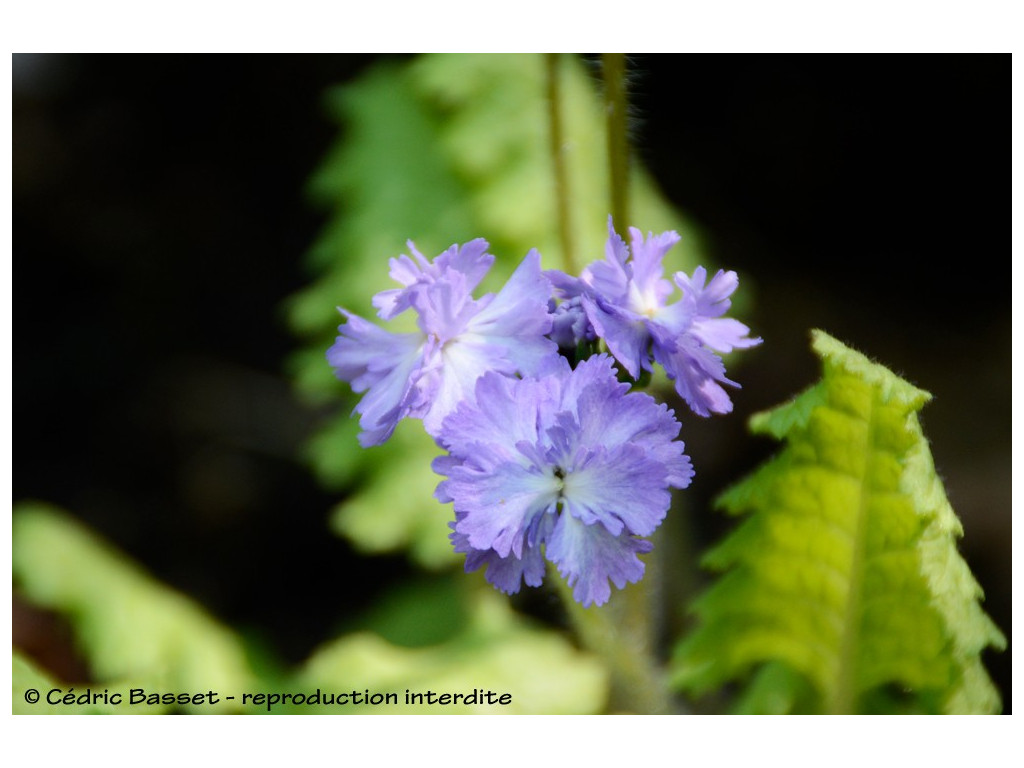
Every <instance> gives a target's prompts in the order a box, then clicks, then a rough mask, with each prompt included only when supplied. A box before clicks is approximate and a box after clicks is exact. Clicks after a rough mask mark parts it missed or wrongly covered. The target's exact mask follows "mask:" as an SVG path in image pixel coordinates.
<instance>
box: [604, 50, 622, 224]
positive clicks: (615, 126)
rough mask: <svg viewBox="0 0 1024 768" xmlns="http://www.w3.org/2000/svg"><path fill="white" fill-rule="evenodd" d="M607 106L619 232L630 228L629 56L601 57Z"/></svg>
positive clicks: (614, 214) (613, 200) (613, 198)
mask: <svg viewBox="0 0 1024 768" xmlns="http://www.w3.org/2000/svg"><path fill="white" fill-rule="evenodd" d="M601 64H602V69H603V71H604V107H605V117H606V119H607V121H608V123H607V124H608V167H609V171H610V173H611V179H610V181H611V205H612V221H614V222H615V226H616V229H618V230H619V231H623V232H624V231H625V228H626V227H627V226H629V138H628V135H627V131H626V117H627V110H628V102H627V99H626V55H625V54H624V53H605V54H602V55H601Z"/></svg>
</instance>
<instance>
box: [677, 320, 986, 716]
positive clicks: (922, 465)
mask: <svg viewBox="0 0 1024 768" xmlns="http://www.w3.org/2000/svg"><path fill="white" fill-rule="evenodd" d="M813 346H814V350H815V351H816V352H817V354H818V355H819V357H821V359H822V362H823V364H824V375H823V378H822V381H821V383H820V384H818V385H816V386H815V387H813V388H811V389H810V390H808V391H807V392H805V393H804V394H803V395H801V396H799V397H798V398H796V399H795V400H793V401H791V402H790V403H787V404H785V405H782V406H780V407H778V408H776V409H774V410H772V411H768V412H766V413H762V414H759V415H757V416H755V417H754V418H753V419H752V420H751V429H752V430H753V431H754V432H755V433H761V434H768V435H771V436H773V437H775V438H776V439H781V440H785V441H786V447H785V450H784V451H783V452H782V453H781V454H779V455H778V456H777V457H776V458H775V459H773V460H772V461H770V462H768V463H767V464H765V465H764V466H762V467H761V468H760V469H759V470H758V471H756V472H755V473H754V474H753V475H752V476H750V477H749V478H747V479H746V480H744V481H742V482H740V483H738V484H737V485H735V486H733V487H732V488H731V489H730V490H728V491H727V492H726V493H725V494H723V495H722V497H721V498H720V499H719V503H720V505H721V506H722V507H724V508H725V509H726V510H727V511H728V512H729V513H731V514H741V513H749V517H748V518H747V519H746V521H745V522H744V523H743V524H742V525H741V526H740V527H739V528H737V529H736V530H735V531H734V532H733V533H732V534H730V535H729V536H728V537H726V539H725V540H723V541H722V542H721V543H720V544H719V545H718V546H717V547H715V548H714V549H713V550H712V551H711V552H710V553H708V555H707V556H706V558H705V564H706V565H707V566H709V567H711V568H714V569H716V570H720V571H725V574H724V575H723V576H722V577H721V578H720V579H719V580H718V582H717V583H716V584H715V585H714V586H713V587H712V588H711V589H710V590H709V591H708V592H707V593H706V594H705V595H703V597H702V598H701V599H700V600H699V601H698V602H697V604H696V606H695V611H696V613H697V614H698V616H699V617H700V619H701V625H700V626H699V627H698V629H697V630H696V631H695V632H694V633H693V635H692V636H690V637H689V638H688V639H687V640H685V641H684V642H683V643H682V644H681V645H680V647H679V648H678V649H677V654H676V658H675V664H674V668H675V673H674V679H675V682H676V684H677V685H678V686H679V687H680V688H681V689H683V690H686V691H689V692H692V693H695V694H701V693H703V692H706V691H709V690H711V689H713V688H715V687H717V686H720V685H722V684H723V683H725V682H726V681H729V680H736V679H742V678H744V677H745V676H747V675H748V674H749V673H750V672H751V671H753V670H754V669H756V668H757V666H758V665H760V664H764V663H769V662H774V664H775V667H776V668H775V669H773V670H772V671H771V672H770V676H771V679H766V678H765V677H764V676H763V674H762V675H761V676H759V677H758V678H756V679H755V683H754V690H753V693H748V695H747V697H746V698H745V700H744V702H743V707H745V708H746V710H747V711H751V710H755V709H756V710H757V711H772V712H777V711H783V710H786V709H787V707H790V706H792V707H793V708H794V709H797V708H802V705H800V706H798V702H800V701H801V700H806V699H807V697H806V696H802V695H801V689H802V688H804V687H805V686H806V688H807V689H810V690H812V691H813V696H812V697H811V698H812V702H813V703H812V705H811V710H812V711H825V712H846V713H850V712H878V711H883V712H888V711H939V712H945V713H991V712H998V711H999V709H1000V701H999V694H998V692H997V691H996V689H995V687H994V686H993V685H992V682H991V681H990V680H989V678H988V675H987V673H986V672H985V669H984V667H983V666H982V663H981V652H982V650H984V649H985V648H986V647H987V646H993V647H995V648H999V649H1001V648H1004V647H1005V645H1006V641H1005V638H1004V637H1003V635H1002V633H1001V632H1000V631H999V630H998V629H997V628H996V627H995V625H994V624H993V623H992V621H991V620H990V619H989V617H988V616H987V615H986V614H985V613H984V611H983V610H982V608H981V606H980V604H979V600H980V599H981V597H982V595H981V588H980V587H979V586H978V584H977V582H976V581H975V580H974V578H973V576H972V574H971V572H970V569H969V568H968V566H967V564H966V563H965V562H964V560H963V559H962V558H961V557H960V554H959V552H958V551H957V548H956V538H957V537H959V536H960V535H962V529H961V527H960V523H959V520H957V517H956V515H955V513H954V512H953V509H952V507H950V505H949V502H948V501H947V499H946V495H945V491H944V489H943V487H942V482H941V481H940V480H939V478H938V476H937V475H936V473H935V468H934V466H933V463H932V457H931V452H930V451H929V449H928V443H927V440H926V439H925V437H924V435H923V433H922V431H921V426H920V423H919V421H918V418H917V411H918V410H919V409H920V408H921V407H922V406H923V405H924V404H925V403H926V402H927V401H928V400H929V399H930V398H931V396H930V395H929V394H928V393H927V392H924V391H922V390H920V389H917V388H915V387H913V386H912V385H910V384H908V383H907V382H906V381H904V380H902V379H900V378H898V377H897V376H895V375H894V374H893V373H891V372H890V371H888V370H887V369H885V368H883V367H882V366H880V365H877V364H875V363H872V362H870V361H869V360H868V359H867V358H865V357H864V356H863V355H860V354H858V353H857V352H854V351H853V350H850V349H848V348H847V347H845V346H843V345H842V344H840V343H839V342H838V341H836V340H835V339H833V338H831V337H829V336H827V335H826V334H824V333H822V332H820V331H816V332H815V333H814V343H813ZM778 665H782V666H783V667H785V668H788V669H781V668H779V667H778ZM794 675H798V676H800V677H802V678H803V684H798V683H796V682H795V681H794V678H793V676H794ZM775 685H777V686H778V688H777V689H776V690H775V691H772V690H770V689H771V688H772V687H773V686H775Z"/></svg>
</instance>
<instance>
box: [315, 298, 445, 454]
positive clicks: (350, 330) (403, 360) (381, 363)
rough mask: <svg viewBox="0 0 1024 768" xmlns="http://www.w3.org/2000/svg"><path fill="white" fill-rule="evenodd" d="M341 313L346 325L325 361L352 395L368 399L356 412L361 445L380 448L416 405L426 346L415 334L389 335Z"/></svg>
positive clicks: (348, 314)
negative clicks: (417, 377) (415, 383)
mask: <svg viewBox="0 0 1024 768" xmlns="http://www.w3.org/2000/svg"><path fill="white" fill-rule="evenodd" d="M339 311H340V312H341V313H342V314H343V315H344V316H345V318H346V322H345V323H344V324H343V325H341V326H339V327H338V334H339V335H338V338H337V339H336V340H335V342H334V344H333V345H332V346H331V348H330V349H328V350H327V361H328V363H330V365H331V367H332V368H333V369H334V372H335V375H336V376H337V377H338V378H340V379H342V380H344V381H348V382H350V383H351V385H352V389H353V390H354V391H355V392H365V393H366V394H365V395H364V396H363V398H362V399H361V400H360V401H359V404H358V405H357V406H356V408H355V411H356V412H357V413H359V414H361V418H360V419H359V425H360V427H362V429H363V432H362V433H361V434H360V435H359V441H360V443H361V444H362V445H363V446H364V447H365V446H370V445H379V444H380V443H382V442H384V441H385V440H387V439H388V437H390V436H391V433H392V432H393V431H394V429H395V426H396V425H397V424H398V421H399V420H400V419H402V418H404V417H405V416H406V415H408V414H409V413H410V412H411V410H412V409H413V407H414V406H415V405H416V403H417V399H418V395H417V393H416V392H415V391H414V388H413V386H412V382H413V380H414V379H415V375H416V373H417V371H418V370H419V368H420V366H421V365H422V364H423V357H424V349H425V344H426V340H425V339H424V338H423V336H421V335H420V334H417V333H408V334H395V333H391V332H389V331H385V330H383V329H381V328H378V327H377V326H375V325H373V323H369V322H367V321H366V320H364V319H363V318H361V317H359V316H358V315H355V314H352V313H351V312H348V311H346V310H344V309H339Z"/></svg>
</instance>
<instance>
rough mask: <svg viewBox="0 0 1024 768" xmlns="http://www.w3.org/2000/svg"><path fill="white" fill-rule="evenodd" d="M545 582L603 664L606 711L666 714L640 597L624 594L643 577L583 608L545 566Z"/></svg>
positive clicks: (661, 682)
mask: <svg viewBox="0 0 1024 768" xmlns="http://www.w3.org/2000/svg"><path fill="white" fill-rule="evenodd" d="M548 581H549V582H551V583H553V584H554V585H555V587H556V589H557V591H558V596H559V597H560V598H561V599H562V603H563V604H564V605H565V609H566V612H567V614H568V617H569V620H570V621H571V622H572V625H573V628H574V629H575V630H576V634H577V636H578V637H579V640H580V642H581V643H582V644H583V646H584V647H585V648H587V649H588V650H590V651H591V652H593V653H596V654H597V655H599V656H601V657H602V658H603V659H604V661H605V663H606V664H607V665H608V669H609V672H610V674H611V698H610V701H609V710H610V711H611V712H634V713H637V714H645V715H656V714H660V715H664V714H671V713H672V712H673V711H674V710H673V707H672V702H671V698H670V697H669V693H668V688H667V686H666V682H665V678H664V674H663V673H662V671H661V670H660V669H659V668H658V667H657V666H656V665H655V664H654V662H653V658H652V655H651V649H650V638H649V637H648V636H647V632H646V628H647V620H646V616H643V615H640V616H638V615H636V614H637V610H638V609H640V610H642V606H641V605H640V603H642V602H643V601H637V600H635V599H632V600H631V599H628V598H629V597H631V595H629V592H630V591H634V590H637V589H639V588H640V587H641V585H642V584H643V582H640V584H633V585H630V586H627V587H626V589H625V590H623V591H621V592H617V593H615V594H613V595H612V597H611V599H610V600H609V601H608V603H607V604H605V605H603V606H600V607H597V606H591V607H590V608H584V607H583V606H582V605H580V604H579V603H577V602H576V600H575V599H574V598H573V596H572V589H571V588H570V587H569V585H568V584H567V583H566V581H565V579H564V578H562V576H561V575H560V574H559V573H558V572H557V570H556V569H555V568H554V567H553V566H550V565H549V567H548Z"/></svg>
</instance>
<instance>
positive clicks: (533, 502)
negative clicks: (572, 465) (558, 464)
mask: <svg viewBox="0 0 1024 768" xmlns="http://www.w3.org/2000/svg"><path fill="white" fill-rule="evenodd" d="M446 489H447V492H448V493H449V494H450V495H451V496H452V497H453V498H454V499H455V510H456V512H458V513H460V514H461V520H459V522H458V524H457V526H456V529H455V530H456V531H457V532H459V533H461V534H463V535H465V536H466V537H467V539H468V541H469V543H470V545H471V546H472V547H473V548H475V549H493V550H494V551H495V552H497V553H498V555H499V556H501V557H507V556H508V554H509V552H512V553H514V554H515V555H516V557H521V556H522V548H523V543H524V537H525V534H526V531H527V529H528V528H529V527H530V525H531V523H532V522H533V519H534V517H535V516H537V515H540V514H543V513H545V512H547V511H549V510H553V509H554V507H555V504H556V502H557V500H558V489H557V486H556V484H555V481H554V478H553V477H552V476H551V475H550V474H546V473H545V472H543V471H542V470H539V469H537V468H535V467H524V466H522V465H520V464H515V463H512V462H506V463H504V464H500V465H498V466H496V467H486V468H477V467H474V466H472V465H471V464H469V463H465V464H463V465H461V466H459V467H455V468H453V469H452V471H451V474H450V475H449V479H448V483H447V486H446Z"/></svg>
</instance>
